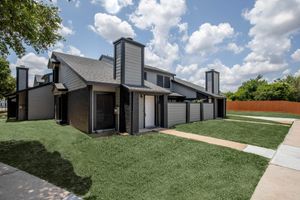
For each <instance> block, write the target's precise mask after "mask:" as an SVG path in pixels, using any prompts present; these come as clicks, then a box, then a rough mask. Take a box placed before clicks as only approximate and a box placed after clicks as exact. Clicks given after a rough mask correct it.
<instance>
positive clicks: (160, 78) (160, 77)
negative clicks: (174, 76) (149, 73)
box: [156, 75, 164, 87]
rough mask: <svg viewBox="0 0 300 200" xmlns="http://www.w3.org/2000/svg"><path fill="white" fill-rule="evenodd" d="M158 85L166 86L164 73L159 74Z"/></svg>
mask: <svg viewBox="0 0 300 200" xmlns="http://www.w3.org/2000/svg"><path fill="white" fill-rule="evenodd" d="M156 81H157V85H158V86H160V87H164V77H163V76H162V75H157V80H156Z"/></svg>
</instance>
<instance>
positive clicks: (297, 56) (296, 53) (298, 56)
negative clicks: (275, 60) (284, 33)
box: [291, 49, 300, 62]
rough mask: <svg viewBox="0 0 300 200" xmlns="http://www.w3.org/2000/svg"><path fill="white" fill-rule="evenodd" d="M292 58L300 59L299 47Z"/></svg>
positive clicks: (297, 60)
mask: <svg viewBox="0 0 300 200" xmlns="http://www.w3.org/2000/svg"><path fill="white" fill-rule="evenodd" d="M291 57H292V59H293V60H294V61H296V62H299V61H300V49H297V50H296V51H295V52H294V53H293V54H292V55H291Z"/></svg>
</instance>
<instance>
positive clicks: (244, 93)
mask: <svg viewBox="0 0 300 200" xmlns="http://www.w3.org/2000/svg"><path fill="white" fill-rule="evenodd" d="M267 84H268V82H267V81H266V80H264V79H263V76H262V75H258V76H257V77H256V78H255V79H250V80H248V81H246V82H243V83H242V86H240V87H239V88H238V90H237V91H236V92H235V93H234V95H232V97H231V99H232V100H240V101H245V100H254V97H255V93H256V91H257V89H258V87H259V86H261V85H267Z"/></svg>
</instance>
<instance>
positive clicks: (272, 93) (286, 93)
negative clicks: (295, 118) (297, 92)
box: [254, 81, 293, 100]
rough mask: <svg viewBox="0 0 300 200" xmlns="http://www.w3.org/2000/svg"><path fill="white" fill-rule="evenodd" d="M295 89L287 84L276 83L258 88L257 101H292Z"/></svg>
mask: <svg viewBox="0 0 300 200" xmlns="http://www.w3.org/2000/svg"><path fill="white" fill-rule="evenodd" d="M292 94H293V88H292V86H291V85H289V84H288V83H286V82H281V81H280V82H274V83H271V84H267V85H261V86H259V87H258V89H257V91H256V93H255V97H254V99H255V100H291V99H292V98H293V97H292Z"/></svg>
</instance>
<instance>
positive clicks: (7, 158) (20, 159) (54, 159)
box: [0, 140, 92, 195]
mask: <svg viewBox="0 0 300 200" xmlns="http://www.w3.org/2000/svg"><path fill="white" fill-rule="evenodd" d="M0 162H3V163H5V164H8V165H11V166H13V167H16V168H18V169H20V170H23V171H26V172H28V173H30V174H32V175H35V176H37V177H39V178H42V179H45V180H47V181H48V182H50V183H53V184H54V185H56V186H59V187H63V188H65V189H67V190H68V191H72V192H74V193H75V194H78V195H84V194H86V193H87V192H88V190H89V188H90V187H91V185H92V180H91V178H90V177H80V176H78V175H77V174H76V173H75V172H74V168H73V166H72V163H71V162H70V161H68V160H66V159H64V158H62V157H61V155H60V153H59V152H57V151H55V152H53V153H52V152H49V151H47V149H46V148H45V147H44V145H43V144H41V143H40V142H38V141H14V140H12V141H5V142H0Z"/></svg>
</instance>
